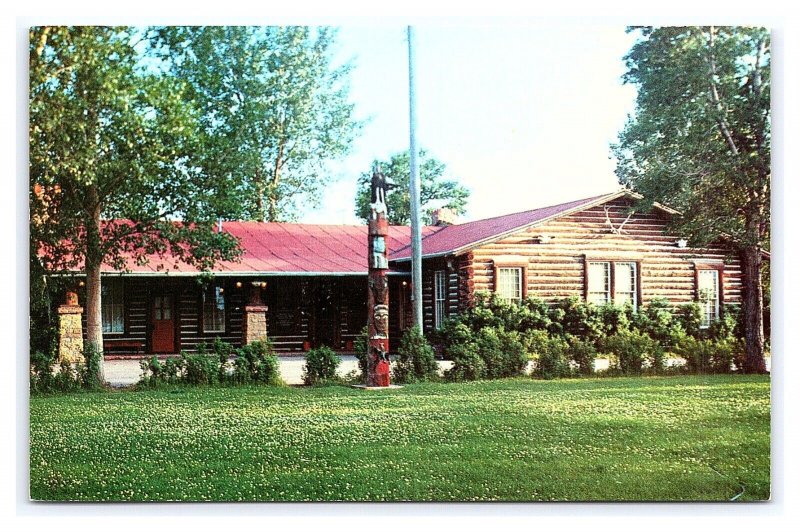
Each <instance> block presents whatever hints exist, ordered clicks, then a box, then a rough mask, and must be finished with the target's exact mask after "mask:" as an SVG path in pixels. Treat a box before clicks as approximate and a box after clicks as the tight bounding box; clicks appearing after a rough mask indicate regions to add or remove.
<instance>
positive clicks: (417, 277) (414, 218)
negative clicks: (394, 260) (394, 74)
mask: <svg viewBox="0 0 800 532" xmlns="http://www.w3.org/2000/svg"><path fill="white" fill-rule="evenodd" d="M414 55H415V51H414V28H412V27H411V26H408V107H409V129H410V135H409V136H410V148H409V150H410V153H409V158H410V160H411V183H410V186H409V188H410V190H411V287H412V292H411V304H412V309H413V315H414V323H415V324H416V325H417V326H418V327H419V330H420V331H422V330H423V327H422V229H421V228H420V223H419V211H420V204H419V192H420V182H419V165H418V162H417V154H418V152H419V150H418V149H417V109H416V107H417V102H416V87H415V80H414V59H415V58H414Z"/></svg>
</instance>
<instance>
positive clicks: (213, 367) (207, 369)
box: [181, 353, 219, 385]
mask: <svg viewBox="0 0 800 532" xmlns="http://www.w3.org/2000/svg"><path fill="white" fill-rule="evenodd" d="M181 358H182V359H183V367H184V368H185V373H184V380H185V381H186V384H193V385H203V384H214V383H215V382H218V378H219V358H217V357H216V356H215V355H213V354H206V353H197V354H194V355H189V354H186V353H181Z"/></svg>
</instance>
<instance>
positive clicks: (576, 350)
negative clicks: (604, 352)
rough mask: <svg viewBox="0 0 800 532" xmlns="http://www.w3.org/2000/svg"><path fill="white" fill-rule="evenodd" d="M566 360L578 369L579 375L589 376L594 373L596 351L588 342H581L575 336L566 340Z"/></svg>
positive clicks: (581, 340)
mask: <svg viewBox="0 0 800 532" xmlns="http://www.w3.org/2000/svg"><path fill="white" fill-rule="evenodd" d="M566 356H567V358H568V359H569V360H570V361H572V362H573V363H574V364H575V365H576V366H577V368H578V373H580V374H581V375H591V374H592V373H594V359H595V358H597V349H595V347H594V344H593V343H592V342H590V341H588V340H583V339H581V338H578V337H577V336H570V337H569V338H567V351H566Z"/></svg>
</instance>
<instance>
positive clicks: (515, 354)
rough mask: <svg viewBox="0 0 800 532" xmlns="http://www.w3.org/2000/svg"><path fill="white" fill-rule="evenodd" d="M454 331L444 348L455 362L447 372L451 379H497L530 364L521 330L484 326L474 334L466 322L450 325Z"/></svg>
mask: <svg viewBox="0 0 800 532" xmlns="http://www.w3.org/2000/svg"><path fill="white" fill-rule="evenodd" d="M449 330H450V332H451V333H452V336H451V337H450V340H449V342H448V344H447V345H446V346H445V348H444V353H445V356H446V357H447V358H449V359H451V360H452V361H453V367H452V368H451V369H450V370H449V371H448V372H447V375H446V376H447V377H448V378H449V379H452V380H473V379H497V378H501V377H513V376H516V375H520V374H521V373H523V371H524V370H525V366H526V364H527V363H528V358H529V357H528V353H527V351H526V349H525V346H524V345H523V343H522V341H521V339H520V335H519V333H517V332H515V331H506V330H504V329H501V328H500V329H495V328H493V327H484V328H482V329H481V330H480V331H478V332H477V333H475V334H473V333H472V331H470V329H469V328H468V327H467V326H466V325H464V324H463V323H456V324H455V325H450V326H449Z"/></svg>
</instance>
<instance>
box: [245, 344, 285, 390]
mask: <svg viewBox="0 0 800 532" xmlns="http://www.w3.org/2000/svg"><path fill="white" fill-rule="evenodd" d="M237 365H238V366H239V367H238V368H237V367H236V366H237ZM234 374H236V375H237V376H239V377H241V376H245V375H246V376H247V380H248V381H251V382H256V383H260V384H280V382H281V380H280V370H279V367H278V357H277V356H275V352H274V350H273V349H272V343H271V342H270V341H269V340H257V341H255V342H251V343H249V344H247V345H245V346H242V347H241V348H239V350H238V358H237V360H236V362H235V364H234Z"/></svg>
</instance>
